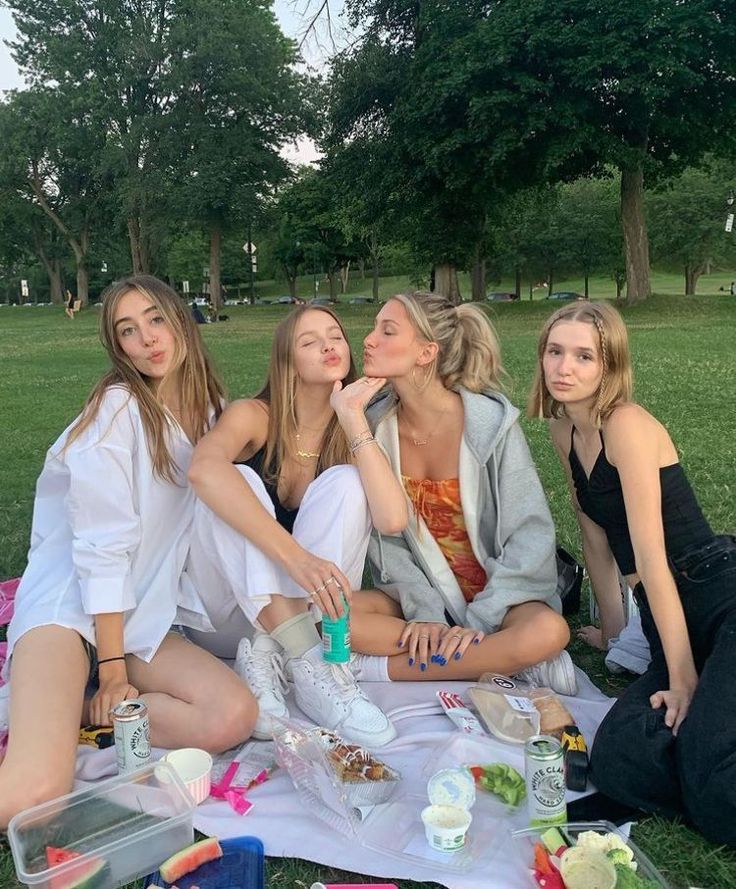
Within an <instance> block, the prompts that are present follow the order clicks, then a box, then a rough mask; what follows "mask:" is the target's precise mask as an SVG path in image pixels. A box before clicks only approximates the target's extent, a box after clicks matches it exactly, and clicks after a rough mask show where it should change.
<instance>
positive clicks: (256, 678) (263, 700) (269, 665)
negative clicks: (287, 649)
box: [235, 633, 289, 741]
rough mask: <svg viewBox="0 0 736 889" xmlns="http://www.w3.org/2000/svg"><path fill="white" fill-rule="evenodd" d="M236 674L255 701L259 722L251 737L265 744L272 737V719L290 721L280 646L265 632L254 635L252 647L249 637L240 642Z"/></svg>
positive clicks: (236, 657) (236, 659)
mask: <svg viewBox="0 0 736 889" xmlns="http://www.w3.org/2000/svg"><path fill="white" fill-rule="evenodd" d="M235 672H236V673H237V674H238V676H240V678H241V679H242V680H243V682H245V683H246V684H247V685H248V687H249V688H250V690H251V691H252V692H253V694H254V695H255V697H256V700H257V701H258V719H257V720H256V724H255V726H254V728H253V737H254V738H257V739H258V740H259V741H268V740H270V739H271V738H272V737H273V733H272V730H271V717H272V716H278V717H279V718H280V719H288V718H289V710H288V708H287V706H286V701H285V700H284V694H285V693H286V692H287V690H288V685H287V682H286V679H285V678H284V660H283V656H282V654H281V646H280V645H279V644H278V642H276V640H275V639H272V638H271V637H270V636H268V635H267V634H266V633H256V635H255V637H254V639H253V643H252V644H251V641H250V639H248V638H245V639H241V640H240V644H239V645H238V653H237V655H236V656H235Z"/></svg>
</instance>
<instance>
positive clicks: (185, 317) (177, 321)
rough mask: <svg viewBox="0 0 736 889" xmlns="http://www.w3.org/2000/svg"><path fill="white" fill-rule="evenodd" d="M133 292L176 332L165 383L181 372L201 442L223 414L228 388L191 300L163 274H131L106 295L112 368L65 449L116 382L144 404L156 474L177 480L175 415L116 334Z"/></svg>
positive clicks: (185, 407)
mask: <svg viewBox="0 0 736 889" xmlns="http://www.w3.org/2000/svg"><path fill="white" fill-rule="evenodd" d="M131 290H136V291H138V293H140V294H141V296H144V297H146V298H147V299H150V300H151V302H152V303H153V304H154V305H155V306H156V307H157V309H158V310H159V312H160V313H161V316H162V317H163V319H164V320H165V321H166V324H167V325H168V326H169V328H170V329H171V331H172V333H173V335H174V357H173V361H172V363H171V367H170V369H169V371H168V373H167V375H166V377H165V378H164V379H163V380H162V381H161V382H162V386H163V384H164V383H165V382H166V380H167V379H171V377H172V376H173V375H174V374H176V380H177V385H178V390H179V396H180V399H181V414H182V418H184V419H185V421H186V422H187V423H188V425H189V428H190V429H191V431H192V433H193V437H194V442H195V443H196V442H197V441H199V439H200V438H201V437H202V436H203V435H204V434H205V433H206V432H207V430H208V429H209V427H210V416H211V414H212V412H213V411H214V416H215V418H216V417H218V416H219V415H220V413H221V412H222V402H223V399H224V390H223V387H222V384H221V383H220V380H219V378H218V376H217V373H216V372H215V369H214V366H213V364H212V361H211V359H210V358H209V356H208V354H207V351H206V349H205V347H204V343H203V342H202V337H201V336H200V333H199V330H198V328H197V325H196V324H195V323H194V319H193V318H192V316H191V314H190V313H189V309H188V307H187V305H186V303H184V302H183V300H181V299H180V297H179V296H178V295H177V293H176V292H175V291H174V290H172V289H171V287H169V286H168V284H165V283H164V282H163V281H160V280H159V279H158V278H154V277H153V276H152V275H131V276H130V277H127V278H122V279H121V280H120V281H114V282H113V283H112V284H111V285H110V286H109V287H108V288H107V289H106V290H105V292H104V293H103V295H102V311H101V314H100V330H99V333H100V340H101V341H102V345H103V346H104V347H105V349H106V350H107V354H108V355H109V356H110V361H111V363H112V368H111V369H110V370H109V371H107V373H106V374H105V375H104V376H103V377H102V379H101V380H100V381H99V382H98V383H97V384H96V385H95V387H94V388H93V389H92V391H91V392H90V394H89V396H88V397H87V401H86V402H85V405H84V408H83V410H82V413H81V414H80V416H79V418H78V420H77V422H76V423H75V424H74V425H73V426H72V428H71V430H70V431H69V435H68V437H67V439H66V444H65V447H68V446H69V445H70V444H71V443H72V442H73V441H74V440H75V439H76V438H78V437H79V436H80V435H81V434H82V433H83V432H84V430H85V429H87V427H88V426H90V424H91V423H93V422H94V420H95V417H96V416H97V414H98V412H99V409H100V405H101V404H102V400H103V398H104V397H105V392H106V391H107V390H108V389H109V388H110V386H116V385H117V386H123V387H125V388H126V389H128V391H129V392H130V394H131V395H132V396H133V398H135V400H136V401H137V403H138V408H139V410H140V413H141V419H142V420H143V428H144V430H145V434H146V443H147V446H148V451H149V453H150V454H151V459H152V461H153V469H154V472H155V473H156V475H158V476H159V477H160V478H163V479H165V480H166V481H169V482H174V481H175V480H176V474H177V471H178V467H177V466H176V463H175V461H174V458H173V457H172V455H171V452H170V450H169V430H170V419H169V416H168V414H167V413H166V411H165V409H164V405H163V403H162V402H161V401H160V400H159V399H158V398H157V397H156V393H155V392H154V390H153V389H152V388H151V384H150V380H149V379H148V378H147V377H145V376H144V375H143V374H141V373H140V371H138V370H137V369H136V368H135V366H134V365H133V362H132V361H131V360H130V358H128V356H127V355H126V354H125V352H124V351H123V349H122V348H121V346H120V343H119V342H118V338H117V335H116V332H115V314H116V310H117V307H118V304H119V302H120V300H121V299H122V298H123V297H124V296H125V295H126V294H128V293H130V291H131Z"/></svg>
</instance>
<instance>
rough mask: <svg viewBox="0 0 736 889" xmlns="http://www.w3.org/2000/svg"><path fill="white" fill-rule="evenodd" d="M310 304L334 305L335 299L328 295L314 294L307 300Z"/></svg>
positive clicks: (335, 303)
mask: <svg viewBox="0 0 736 889" xmlns="http://www.w3.org/2000/svg"><path fill="white" fill-rule="evenodd" d="M309 305H310V306H336V305H337V300H336V299H332V298H331V297H329V296H315V297H313V298H312V299H310V300H309Z"/></svg>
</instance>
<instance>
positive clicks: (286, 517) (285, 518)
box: [242, 447, 299, 534]
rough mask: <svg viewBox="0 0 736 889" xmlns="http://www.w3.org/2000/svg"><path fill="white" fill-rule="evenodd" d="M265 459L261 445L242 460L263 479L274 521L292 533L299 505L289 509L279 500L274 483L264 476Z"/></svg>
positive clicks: (264, 449) (264, 450)
mask: <svg viewBox="0 0 736 889" xmlns="http://www.w3.org/2000/svg"><path fill="white" fill-rule="evenodd" d="M265 459H266V448H265V447H263V448H261V449H260V451H256V452H255V454H253V456H252V457H250V458H249V459H248V460H245V461H242V462H243V463H244V464H245V466H250V468H251V469H252V470H253V471H254V472H256V473H257V474H258V476H259V478H261V479H262V480H263V485H264V487H265V489H266V492H267V493H268V496H269V497H270V498H271V503H273V508H274V510H275V512H276V521H277V522H278V523H279V525H281V527H282V528H284V529H285V530H286V531H288V532H289V534H293V533H294V522H295V521H296V517H297V513H298V512H299V507H298V506H297V507H295V508H294V509H289V508H288V507H287V506H284V505H283V504H282V503H281V501H280V500H279V494H278V490H277V487H276V485H275V484H274V483H273V482H270V481H267V480H266V478H265V473H264V467H263V461H264V460H265Z"/></svg>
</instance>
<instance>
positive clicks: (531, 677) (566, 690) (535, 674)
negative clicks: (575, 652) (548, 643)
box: [514, 651, 578, 695]
mask: <svg viewBox="0 0 736 889" xmlns="http://www.w3.org/2000/svg"><path fill="white" fill-rule="evenodd" d="M514 678H515V679H522V680H523V681H524V682H529V683H530V684H531V685H535V686H537V687H538V688H551V689H552V691H556V692H557V694H560V695H576V694H577V693H578V681H577V679H576V678H575V666H574V664H573V662H572V658H571V657H570V655H569V654H568V653H567V652H566V651H561V652H560V653H559V654H558V655H557V657H555V658H552V659H551V660H549V661H541V662H540V663H538V664H534V665H533V666H531V667H527V668H526V669H525V670H521V671H520V672H519V673H517V674H516V676H515V677H514Z"/></svg>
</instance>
